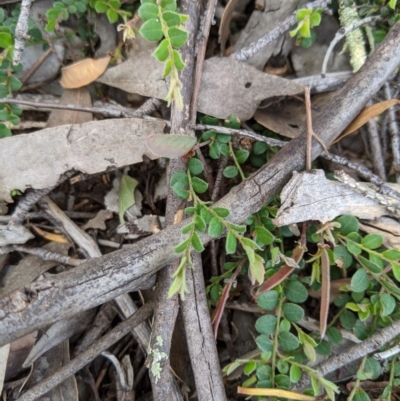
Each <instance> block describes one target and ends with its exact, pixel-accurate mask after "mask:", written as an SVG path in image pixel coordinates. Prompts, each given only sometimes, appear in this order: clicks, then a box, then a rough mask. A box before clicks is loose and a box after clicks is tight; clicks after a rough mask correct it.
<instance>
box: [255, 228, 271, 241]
mask: <svg viewBox="0 0 400 401" xmlns="http://www.w3.org/2000/svg"><path fill="white" fill-rule="evenodd" d="M256 233H257V239H258V240H259V241H260V242H261V243H263V244H264V245H269V244H272V242H274V239H275V237H274V236H273V235H272V233H271V232H270V231H268V230H267V229H266V228H265V227H262V226H257V227H256Z"/></svg>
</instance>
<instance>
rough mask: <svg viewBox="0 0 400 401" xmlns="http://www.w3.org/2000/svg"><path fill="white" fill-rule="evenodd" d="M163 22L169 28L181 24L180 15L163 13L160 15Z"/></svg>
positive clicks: (170, 12)
mask: <svg viewBox="0 0 400 401" xmlns="http://www.w3.org/2000/svg"><path fill="white" fill-rule="evenodd" d="M162 18H163V20H164V21H165V23H166V24H167V25H168V26H169V27H172V26H177V25H180V24H181V17H180V14H178V13H175V12H173V11H165V12H164V13H163V15H162Z"/></svg>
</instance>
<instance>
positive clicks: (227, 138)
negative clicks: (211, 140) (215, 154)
mask: <svg viewBox="0 0 400 401" xmlns="http://www.w3.org/2000/svg"><path fill="white" fill-rule="evenodd" d="M216 139H217V141H218V142H220V143H228V142H229V141H230V140H231V139H232V137H231V136H230V135H226V134H217V136H216Z"/></svg>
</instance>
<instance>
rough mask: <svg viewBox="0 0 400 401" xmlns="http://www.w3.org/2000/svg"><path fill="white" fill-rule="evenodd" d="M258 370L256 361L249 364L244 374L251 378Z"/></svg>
mask: <svg viewBox="0 0 400 401" xmlns="http://www.w3.org/2000/svg"><path fill="white" fill-rule="evenodd" d="M256 368H257V363H256V362H255V361H250V362H247V363H246V365H245V367H244V369H243V373H244V374H245V375H247V376H249V375H251V374H252V373H253V372H254V371H255V370H256Z"/></svg>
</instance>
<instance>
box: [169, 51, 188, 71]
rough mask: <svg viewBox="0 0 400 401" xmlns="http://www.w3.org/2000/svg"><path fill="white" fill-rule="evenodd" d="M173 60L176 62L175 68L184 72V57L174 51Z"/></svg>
mask: <svg viewBox="0 0 400 401" xmlns="http://www.w3.org/2000/svg"><path fill="white" fill-rule="evenodd" d="M172 59H173V60H174V65H175V67H176V68H177V69H178V70H179V71H182V70H183V69H184V68H185V67H186V64H185V63H184V62H183V60H182V57H181V55H180V53H179V52H178V50H175V49H174V50H172Z"/></svg>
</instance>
